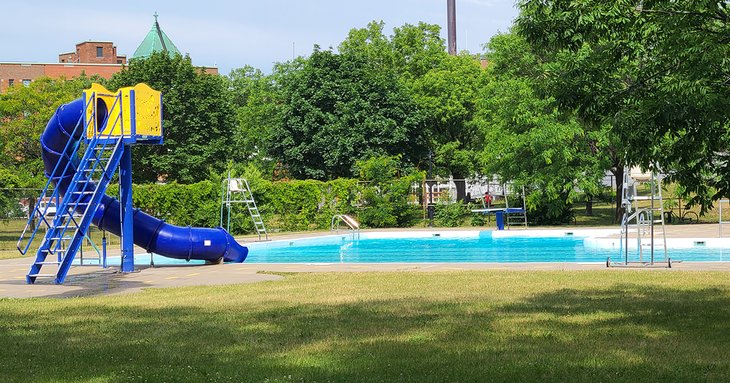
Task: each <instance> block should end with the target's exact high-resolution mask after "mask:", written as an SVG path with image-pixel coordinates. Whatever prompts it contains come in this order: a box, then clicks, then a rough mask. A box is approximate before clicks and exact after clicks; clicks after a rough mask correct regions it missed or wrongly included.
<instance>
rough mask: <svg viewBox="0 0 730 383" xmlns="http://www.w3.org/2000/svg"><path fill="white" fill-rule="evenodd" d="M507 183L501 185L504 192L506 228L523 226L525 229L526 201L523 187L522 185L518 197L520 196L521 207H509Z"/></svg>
mask: <svg viewBox="0 0 730 383" xmlns="http://www.w3.org/2000/svg"><path fill="white" fill-rule="evenodd" d="M508 186H510V185H508V184H504V185H503V186H502V190H503V192H504V207H505V209H504V221H505V224H506V225H507V229H509V228H510V227H511V226H517V225H519V226H524V227H525V229H527V201H526V198H525V187H524V186H523V187H522V192H521V194H520V197H522V207H521V208H520V207H510V206H509V195H508V193H507V187H508ZM513 191H514V188H513Z"/></svg>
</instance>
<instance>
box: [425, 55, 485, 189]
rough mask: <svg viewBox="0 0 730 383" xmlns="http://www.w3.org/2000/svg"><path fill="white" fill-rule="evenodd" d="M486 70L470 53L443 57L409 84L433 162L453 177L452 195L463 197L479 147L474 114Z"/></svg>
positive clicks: (480, 141) (472, 171) (474, 168)
mask: <svg viewBox="0 0 730 383" xmlns="http://www.w3.org/2000/svg"><path fill="white" fill-rule="evenodd" d="M486 78H487V77H486V72H485V71H484V70H483V69H482V68H481V66H480V64H479V61H477V60H476V59H474V57H472V56H470V55H460V56H445V57H443V59H442V60H441V62H440V64H439V65H438V66H437V67H435V68H431V69H430V70H428V71H427V72H426V73H425V74H424V75H423V76H422V77H419V78H416V79H414V80H413V81H412V83H411V91H412V94H413V97H414V99H415V101H416V104H418V106H419V108H420V109H421V111H422V112H423V114H424V115H425V117H426V118H425V126H426V128H427V130H426V131H427V140H428V142H429V147H430V148H432V150H433V151H434V153H435V154H436V157H435V160H436V161H435V163H436V165H437V166H439V167H440V168H442V169H445V170H446V171H447V172H448V173H450V174H451V175H452V176H453V177H454V179H455V180H456V182H455V184H456V198H457V200H463V199H464V198H465V196H466V185H465V182H464V181H463V180H464V179H465V178H466V177H468V176H471V175H473V174H474V172H475V171H476V167H475V164H476V158H477V153H478V152H479V151H480V150H481V147H482V142H483V141H482V137H480V135H479V134H478V131H477V127H476V124H474V116H475V114H476V110H477V102H478V98H479V97H478V94H479V90H480V89H481V88H483V87H484V86H485V85H486Z"/></svg>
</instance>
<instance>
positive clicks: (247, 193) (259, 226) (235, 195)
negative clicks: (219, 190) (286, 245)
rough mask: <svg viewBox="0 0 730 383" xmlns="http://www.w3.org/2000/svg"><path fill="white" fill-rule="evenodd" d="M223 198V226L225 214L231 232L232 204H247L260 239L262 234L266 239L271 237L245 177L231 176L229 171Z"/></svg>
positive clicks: (224, 185)
mask: <svg viewBox="0 0 730 383" xmlns="http://www.w3.org/2000/svg"><path fill="white" fill-rule="evenodd" d="M221 198H222V200H221V220H220V226H221V227H223V221H224V216H225V217H227V218H226V219H225V221H226V226H225V228H226V230H227V231H229V232H230V227H231V208H232V206H233V205H235V204H246V208H247V209H248V212H249V214H250V215H251V220H252V221H253V224H254V227H255V228H256V233H257V234H258V236H259V241H260V240H262V236H263V238H264V239H265V240H268V239H269V233H268V232H267V231H266V226H265V225H264V220H263V218H262V217H261V212H259V208H258V207H257V206H256V201H255V200H254V198H253V194H252V193H251V187H250V186H249V185H248V181H247V180H246V179H245V178H231V173H230V172H229V173H228V177H227V178H226V179H225V180H223V196H222V197H221ZM224 213H226V214H224Z"/></svg>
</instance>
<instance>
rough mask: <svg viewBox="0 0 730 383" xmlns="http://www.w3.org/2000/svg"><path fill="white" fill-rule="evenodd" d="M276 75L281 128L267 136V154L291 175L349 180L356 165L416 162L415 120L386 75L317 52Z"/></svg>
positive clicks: (363, 62)
mask: <svg viewBox="0 0 730 383" xmlns="http://www.w3.org/2000/svg"><path fill="white" fill-rule="evenodd" d="M276 71H277V73H276V74H275V76H276V79H277V86H278V87H279V92H280V94H281V98H282V106H281V114H282V123H281V124H280V125H276V126H275V127H274V128H273V130H272V137H271V144H270V145H271V148H270V150H271V154H272V155H273V156H274V157H275V158H278V159H280V160H281V161H282V162H283V163H284V164H286V165H287V166H288V170H289V172H290V174H291V175H293V176H295V177H308V178H314V179H332V178H336V177H348V176H353V175H354V174H355V170H356V168H355V163H356V161H357V160H360V159H365V158H369V157H373V156H378V155H395V154H399V153H402V154H403V160H404V161H405V162H413V161H414V159H417V158H419V157H421V156H422V155H421V154H420V152H421V151H422V145H421V144H420V143H421V142H422V140H421V138H420V131H419V129H418V127H419V123H420V120H419V115H418V114H417V113H415V111H416V107H415V105H414V104H413V102H412V101H411V99H410V98H409V97H408V94H407V92H406V90H405V89H404V88H403V87H402V86H401V85H400V84H399V82H398V81H397V77H396V74H395V73H394V72H393V71H392V70H388V68H382V67H378V66H377V65H375V64H374V63H372V62H371V61H369V60H367V59H366V58H365V57H363V56H361V55H355V54H349V53H341V54H335V53H333V52H332V51H329V50H327V51H323V50H320V49H318V48H317V49H315V50H314V52H313V53H312V54H311V56H309V57H308V58H306V59H300V60H297V61H294V62H292V63H290V64H288V65H282V66H279V67H277V69H276Z"/></svg>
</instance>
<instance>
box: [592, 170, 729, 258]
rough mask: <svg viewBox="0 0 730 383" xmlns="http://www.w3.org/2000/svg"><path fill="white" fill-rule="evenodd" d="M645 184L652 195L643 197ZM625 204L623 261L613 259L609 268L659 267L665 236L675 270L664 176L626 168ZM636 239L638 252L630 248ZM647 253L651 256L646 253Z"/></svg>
mask: <svg viewBox="0 0 730 383" xmlns="http://www.w3.org/2000/svg"><path fill="white" fill-rule="evenodd" d="M642 183H643V184H646V186H648V194H644V195H642V194H641V193H640V192H639V191H640V188H639V186H640V185H641V184H642ZM621 205H622V207H623V210H624V214H623V217H622V219H621V241H620V246H619V258H618V260H617V261H612V260H611V258H610V257H609V258H608V259H607V260H606V266H607V267H611V266H624V267H625V266H632V265H634V266H643V267H649V266H655V265H657V262H656V261H657V257H656V254H655V253H656V248H657V243H656V241H657V236H661V237H660V238H661V241H662V242H661V249H662V250H663V254H664V257H663V261H666V264H667V267H672V260H671V259H670V258H669V257H668V256H667V236H666V231H665V223H664V217H665V214H664V200H663V198H662V175H661V174H660V173H659V172H657V171H656V170H652V171H650V172H648V173H647V172H642V171H641V170H640V169H638V168H632V169H625V170H624V179H623V187H622V190H621ZM721 216H722V214H721ZM632 239H635V240H636V249H635V251H631V249H629V241H630V240H632ZM647 241H648V243H646V242H647ZM646 247H648V249H647V248H646ZM647 250H648V254H645V252H646V251H647Z"/></svg>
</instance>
